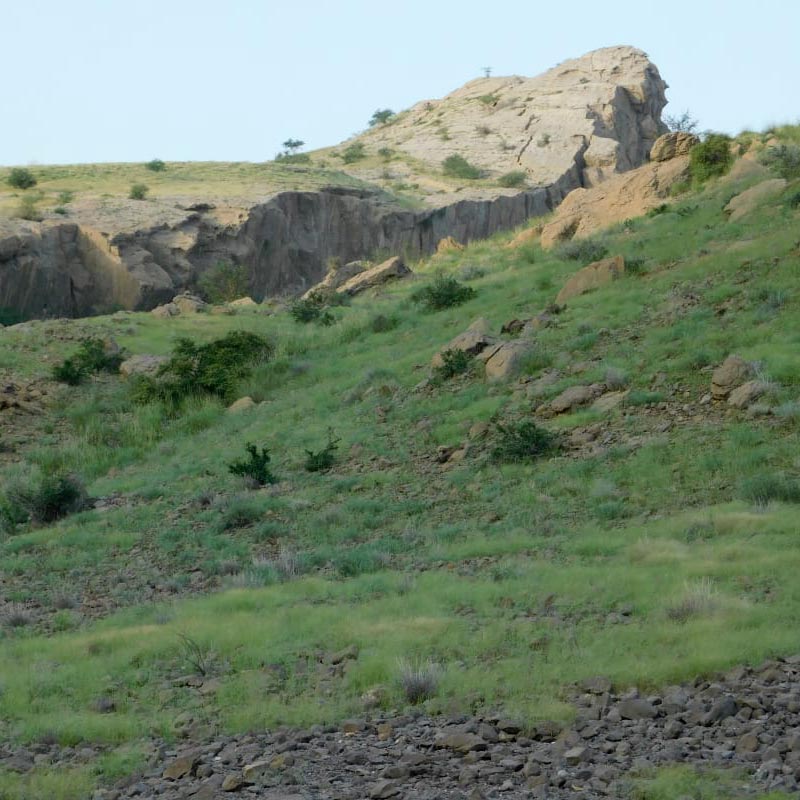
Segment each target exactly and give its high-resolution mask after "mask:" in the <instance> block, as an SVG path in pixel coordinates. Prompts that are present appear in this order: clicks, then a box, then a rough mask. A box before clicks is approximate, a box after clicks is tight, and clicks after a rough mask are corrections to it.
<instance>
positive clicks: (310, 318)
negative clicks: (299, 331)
mask: <svg viewBox="0 0 800 800" xmlns="http://www.w3.org/2000/svg"><path fill="white" fill-rule="evenodd" d="M321 313H322V306H320V305H319V304H318V303H315V302H314V301H313V300H312V299H311V298H307V297H306V298H301V299H299V300H295V301H294V302H293V303H292V304H291V306H289V314H290V315H291V317H292V319H293V320H294V321H295V322H302V323H309V322H314V320H316V319H318V318H319V316H320V314H321Z"/></svg>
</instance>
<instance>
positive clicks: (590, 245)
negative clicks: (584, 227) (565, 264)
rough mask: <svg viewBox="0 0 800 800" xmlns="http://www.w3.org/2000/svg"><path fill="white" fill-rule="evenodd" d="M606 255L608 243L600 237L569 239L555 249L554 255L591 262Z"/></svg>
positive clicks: (566, 259) (586, 262) (565, 258)
mask: <svg viewBox="0 0 800 800" xmlns="http://www.w3.org/2000/svg"><path fill="white" fill-rule="evenodd" d="M607 255H608V245H607V244H606V243H605V241H603V240H602V239H591V238H589V239H570V241H568V242H564V243H563V244H562V245H559V247H558V248H557V249H556V257H557V258H560V259H562V260H565V261H580V262H581V263H582V264H591V263H592V262H593V261H599V260H600V259H601V258H605V256H607Z"/></svg>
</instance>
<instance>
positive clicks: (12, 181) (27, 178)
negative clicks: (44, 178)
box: [8, 167, 36, 189]
mask: <svg viewBox="0 0 800 800" xmlns="http://www.w3.org/2000/svg"><path fill="white" fill-rule="evenodd" d="M8 185H9V186H13V187H14V188H15V189H30V188H31V187H32V186H36V178H35V177H34V176H33V173H32V172H31V171H30V170H29V169H25V167H14V169H12V170H11V172H9V174H8Z"/></svg>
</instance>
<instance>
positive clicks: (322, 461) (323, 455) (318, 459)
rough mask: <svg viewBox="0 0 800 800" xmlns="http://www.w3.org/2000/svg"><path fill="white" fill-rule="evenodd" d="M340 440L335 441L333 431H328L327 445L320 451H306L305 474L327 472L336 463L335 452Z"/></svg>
mask: <svg viewBox="0 0 800 800" xmlns="http://www.w3.org/2000/svg"><path fill="white" fill-rule="evenodd" d="M340 441H341V440H340V439H335V438H334V435H333V431H332V430H330V431H328V443H327V444H326V445H325V447H323V448H322V450H316V451H315V450H306V463H305V468H306V472H327V471H328V470H329V469H330V468H331V467H332V466H333V465H334V463H335V461H336V451H337V450H338V449H339V442H340Z"/></svg>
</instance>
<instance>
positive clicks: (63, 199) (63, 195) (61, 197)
mask: <svg viewBox="0 0 800 800" xmlns="http://www.w3.org/2000/svg"><path fill="white" fill-rule="evenodd" d="M74 199H75V192H72V191H70V190H69V189H65V190H64V191H63V192H59V193H58V199H57V201H56V202H57V203H58V204H59V205H60V206H65V205H67V204H68V203H71V202H72V201H73V200H74Z"/></svg>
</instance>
